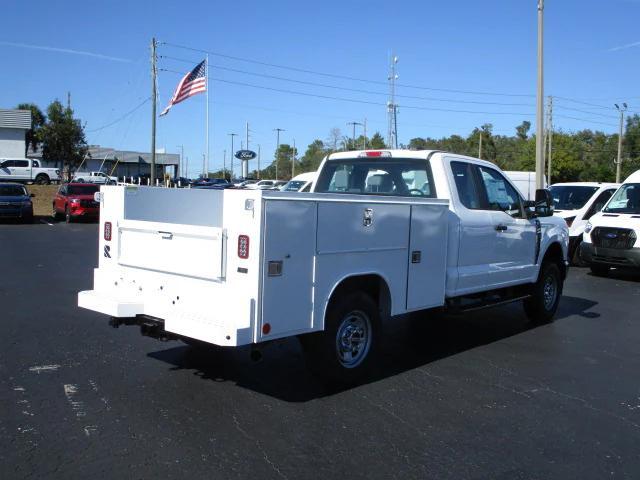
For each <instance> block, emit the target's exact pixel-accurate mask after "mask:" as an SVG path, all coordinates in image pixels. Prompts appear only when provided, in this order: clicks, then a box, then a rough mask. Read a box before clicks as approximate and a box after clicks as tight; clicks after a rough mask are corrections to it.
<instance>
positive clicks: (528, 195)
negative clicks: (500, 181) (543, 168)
mask: <svg viewBox="0 0 640 480" xmlns="http://www.w3.org/2000/svg"><path fill="white" fill-rule="evenodd" d="M504 173H505V175H506V176H507V177H508V178H509V180H511V181H512V182H513V183H514V184H515V186H516V188H517V189H518V190H520V193H521V194H522V196H523V197H524V199H525V200H535V199H536V172H515V171H514V172H504ZM542 188H547V179H546V177H545V179H544V186H543V187H542Z"/></svg>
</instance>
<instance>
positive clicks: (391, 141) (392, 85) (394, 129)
mask: <svg viewBox="0 0 640 480" xmlns="http://www.w3.org/2000/svg"><path fill="white" fill-rule="evenodd" d="M397 63H398V57H397V56H395V55H393V53H392V54H391V65H390V67H389V68H390V73H389V77H388V80H389V101H388V102H387V118H388V121H389V124H388V128H387V144H388V145H389V148H398V119H397V113H398V106H397V105H396V80H397V79H398V75H397V74H396V64H397Z"/></svg>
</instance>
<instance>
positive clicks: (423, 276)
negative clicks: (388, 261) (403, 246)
mask: <svg viewBox="0 0 640 480" xmlns="http://www.w3.org/2000/svg"><path fill="white" fill-rule="evenodd" d="M448 212H449V209H448V207H447V206H443V205H413V206H412V207H411V230H410V232H411V233H410V241H409V259H408V261H409V266H408V279H407V280H408V281H407V310H417V309H422V308H431V307H439V306H442V305H443V304H444V291H445V280H446V268H447V232H448V224H447V214H448Z"/></svg>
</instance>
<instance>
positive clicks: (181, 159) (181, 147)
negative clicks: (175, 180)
mask: <svg viewBox="0 0 640 480" xmlns="http://www.w3.org/2000/svg"><path fill="white" fill-rule="evenodd" d="M176 147H180V162H179V163H178V170H180V172H179V174H178V177H181V176H182V166H183V163H184V145H176Z"/></svg>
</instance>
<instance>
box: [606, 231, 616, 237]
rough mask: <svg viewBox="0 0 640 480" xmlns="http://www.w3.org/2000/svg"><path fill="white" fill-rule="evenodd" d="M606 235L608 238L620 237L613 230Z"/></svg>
mask: <svg viewBox="0 0 640 480" xmlns="http://www.w3.org/2000/svg"><path fill="white" fill-rule="evenodd" d="M605 237H607V238H618V234H617V233H613V232H611V233H607V234H605Z"/></svg>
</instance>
